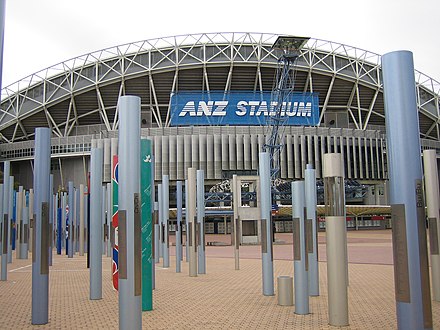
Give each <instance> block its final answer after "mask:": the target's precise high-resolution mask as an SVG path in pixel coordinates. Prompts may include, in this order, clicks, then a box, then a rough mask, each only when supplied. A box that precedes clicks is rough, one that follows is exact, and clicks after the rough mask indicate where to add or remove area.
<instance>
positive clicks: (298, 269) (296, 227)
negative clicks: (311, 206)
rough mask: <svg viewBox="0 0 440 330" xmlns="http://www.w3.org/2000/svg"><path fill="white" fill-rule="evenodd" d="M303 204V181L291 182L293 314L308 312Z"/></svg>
mask: <svg viewBox="0 0 440 330" xmlns="http://www.w3.org/2000/svg"><path fill="white" fill-rule="evenodd" d="M305 206H306V205H305V189H304V181H294V182H292V217H293V235H294V240H293V252H294V253H293V268H294V281H295V314H308V313H309V292H308V283H307V282H308V275H307V257H308V255H307V251H306V231H305V219H304V215H305V214H304V213H305Z"/></svg>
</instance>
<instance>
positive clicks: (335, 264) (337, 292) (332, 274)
mask: <svg viewBox="0 0 440 330" xmlns="http://www.w3.org/2000/svg"><path fill="white" fill-rule="evenodd" d="M323 158H324V159H323V168H322V175H323V177H324V200H325V207H326V211H325V214H326V217H325V221H326V240H327V282H328V284H327V286H328V317H329V324H330V325H333V326H346V325H348V288H347V286H348V272H347V229H346V225H345V222H346V221H345V189H344V167H343V160H342V157H341V154H336V153H331V154H324V157H323Z"/></svg>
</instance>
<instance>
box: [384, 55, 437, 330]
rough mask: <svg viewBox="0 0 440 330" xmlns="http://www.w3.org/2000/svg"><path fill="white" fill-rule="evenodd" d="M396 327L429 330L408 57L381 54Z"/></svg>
mask: <svg viewBox="0 0 440 330" xmlns="http://www.w3.org/2000/svg"><path fill="white" fill-rule="evenodd" d="M382 75H383V89H384V103H385V126H386V131H387V158H388V168H389V172H388V173H389V178H390V181H389V182H390V205H391V216H392V221H393V256H394V281H395V289H396V313H397V325H398V328H399V329H430V328H432V311H431V294H430V284H429V270H428V252H427V246H426V228H425V208H424V202H423V186H422V162H421V158H420V151H421V147H420V130H419V118H418V111H417V100H416V93H415V91H416V87H415V76H414V63H413V56H412V53H411V52H409V51H397V52H391V53H388V54H385V55H383V56H382Z"/></svg>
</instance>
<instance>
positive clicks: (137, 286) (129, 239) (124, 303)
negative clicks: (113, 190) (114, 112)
mask: <svg viewBox="0 0 440 330" xmlns="http://www.w3.org/2000/svg"><path fill="white" fill-rule="evenodd" d="M118 103H119V116H120V119H119V120H120V121H119V192H118V195H119V223H118V224H119V329H141V328H142V302H141V294H142V274H141V266H142V265H141V258H142V256H141V253H142V251H141V213H140V208H141V205H140V152H141V148H140V140H141V125H140V122H141V99H140V98H139V97H137V96H122V97H120V98H119V102H118Z"/></svg>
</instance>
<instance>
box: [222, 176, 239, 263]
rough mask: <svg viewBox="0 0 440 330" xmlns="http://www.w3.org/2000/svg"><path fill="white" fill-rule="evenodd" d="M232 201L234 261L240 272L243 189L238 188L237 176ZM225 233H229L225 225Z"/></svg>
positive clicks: (234, 178)
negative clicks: (241, 201) (240, 203)
mask: <svg viewBox="0 0 440 330" xmlns="http://www.w3.org/2000/svg"><path fill="white" fill-rule="evenodd" d="M231 191H232V195H233V197H232V201H233V204H232V206H233V210H234V217H233V219H232V221H233V223H232V228H233V231H234V232H233V236H232V238H231V243H232V244H234V260H235V270H240V236H241V235H240V219H239V214H238V208H239V206H238V203H239V201H240V200H241V187H239V186H238V182H237V175H236V174H234V175H232V186H231ZM225 233H227V226H226V224H225Z"/></svg>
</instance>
